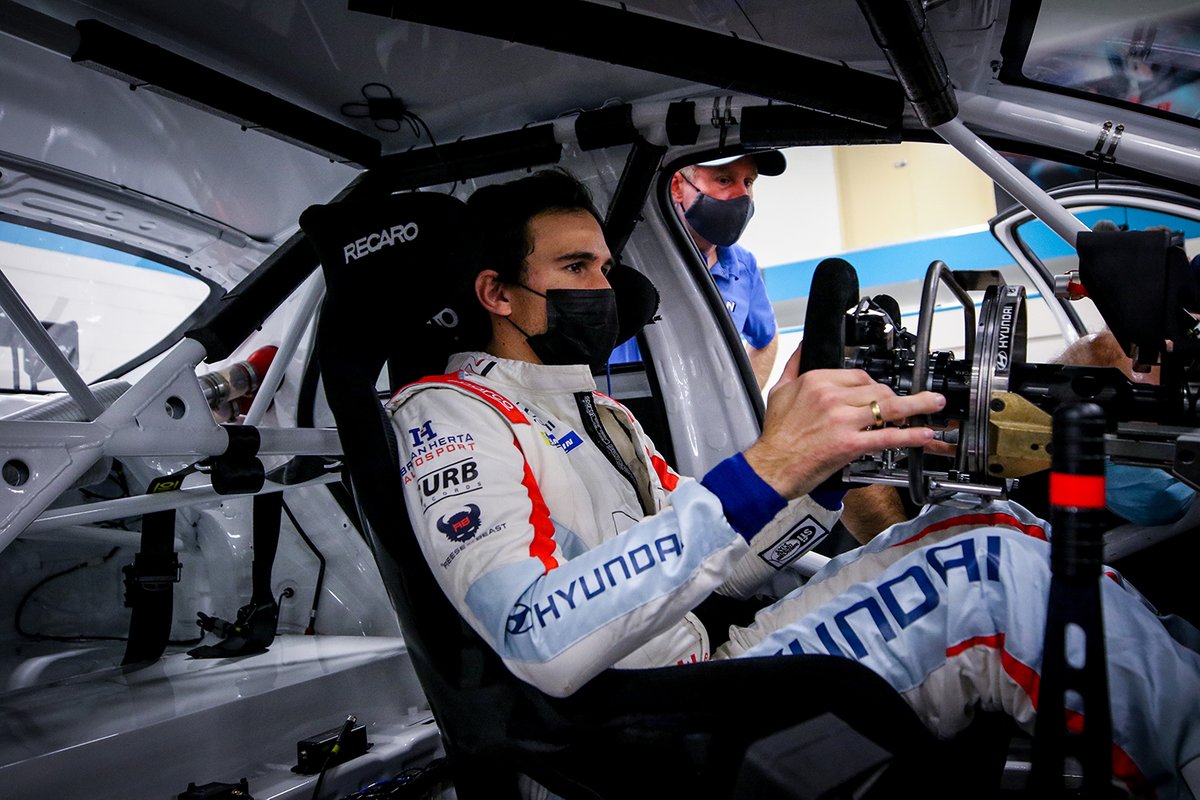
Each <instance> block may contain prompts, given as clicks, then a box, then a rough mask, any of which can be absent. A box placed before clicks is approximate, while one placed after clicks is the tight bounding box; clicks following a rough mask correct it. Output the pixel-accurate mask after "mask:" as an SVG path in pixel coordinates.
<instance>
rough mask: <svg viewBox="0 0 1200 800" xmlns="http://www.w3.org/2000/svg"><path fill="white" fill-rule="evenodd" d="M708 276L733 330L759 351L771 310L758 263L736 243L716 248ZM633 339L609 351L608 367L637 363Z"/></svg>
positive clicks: (769, 331)
mask: <svg viewBox="0 0 1200 800" xmlns="http://www.w3.org/2000/svg"><path fill="white" fill-rule="evenodd" d="M709 274H711V275H712V277H713V282H714V283H716V285H717V291H719V292H720V293H721V298H722V299H723V300H724V302H725V308H726V309H727V310H728V311H729V316H730V317H732V318H733V327H734V328H735V329H736V330H737V331H738V333H740V334H741V335H742V338H743V339H745V340H746V341H747V342H749V343H750V346H751V347H753V348H754V349H755V350H761V349H762V348H764V347H766V346H767V345H768V344H770V343H771V340H772V339H774V338H775V309H773V308H771V300H770V298H768V297H767V285H766V283H765V282H764V281H763V277H762V272H761V271H760V270H759V268H758V260H757V259H756V258H755V257H754V254H753V253H751V252H750V251H749V250H747V249H746V248H744V247H742V246H741V245H740V244H733V245H730V246H729V247H718V248H717V263H716V264H713V266H712V269H711V270H710V271H709ZM641 360H642V354H641V351H640V350H638V345H637V339H630V340H629V341H628V342H625V343H624V344H621V345H620V346H618V347H617V349H616V350H614V351H613V354H612V357H611V358H610V359H609V363H610V364H625V363H628V362H633V361H641Z"/></svg>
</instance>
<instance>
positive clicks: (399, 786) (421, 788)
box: [342, 758, 450, 800]
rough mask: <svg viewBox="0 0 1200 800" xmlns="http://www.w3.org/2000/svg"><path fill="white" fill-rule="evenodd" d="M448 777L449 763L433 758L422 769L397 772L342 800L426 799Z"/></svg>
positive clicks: (414, 768)
mask: <svg viewBox="0 0 1200 800" xmlns="http://www.w3.org/2000/svg"><path fill="white" fill-rule="evenodd" d="M449 775H450V769H449V762H448V761H447V760H446V759H445V758H435V759H434V760H432V761H430V762H429V763H428V764H426V765H425V766H424V767H412V768H410V769H406V770H404V771H403V772H398V773H396V774H395V775H393V776H392V777H391V778H389V779H386V780H381V781H376V782H375V783H373V784H371V785H370V786H365V787H363V788H362V789H359V790H358V791H357V792H354V793H353V794H350V795H347V796H346V797H344V798H342V800H400V799H401V798H405V799H406V800H407V798H421V797H426V796H427V793H428V792H429V791H430V790H431V789H433V788H434V787H435V786H436V785H437V784H438V783H439V782H440V781H444V780H447V779H448V778H449Z"/></svg>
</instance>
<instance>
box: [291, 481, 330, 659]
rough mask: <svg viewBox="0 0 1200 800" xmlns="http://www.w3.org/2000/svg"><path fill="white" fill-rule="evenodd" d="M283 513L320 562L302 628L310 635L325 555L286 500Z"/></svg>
mask: <svg viewBox="0 0 1200 800" xmlns="http://www.w3.org/2000/svg"><path fill="white" fill-rule="evenodd" d="M283 513H285V514H287V518H288V519H289V520H291V523H292V527H294V528H295V529H296V533H298V534H300V538H301V539H303V540H304V543H305V544H306V545H308V549H309V550H312V552H313V555H315V556H316V557H317V561H319V562H320V563H321V567H320V569H319V570H317V586H316V588H315V589H313V599H312V607H311V608H310V609H309V611H308V627H307V628H305V629H304V635H305V636H312V635H314V634H315V633H316V632H317V606H318V605H319V604H320V602H321V589H322V587H323V586H324V585H325V556H324V555H323V554H322V553H321V551H320V550H318V549H317V546H316V545H315V544H313V540H312V539H310V538H308V534H307V533H305V532H304V528H303V526H301V525H300V521H299V520H297V519H296V515H295V514H293V513H292V509H290V508H288V504H287V501H286V500H284V501H283Z"/></svg>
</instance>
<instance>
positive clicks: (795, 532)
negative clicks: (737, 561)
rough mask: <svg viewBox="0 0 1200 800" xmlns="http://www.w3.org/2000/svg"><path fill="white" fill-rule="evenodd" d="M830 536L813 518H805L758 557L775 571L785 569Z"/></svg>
mask: <svg viewBox="0 0 1200 800" xmlns="http://www.w3.org/2000/svg"><path fill="white" fill-rule="evenodd" d="M828 535H829V529H828V528H826V527H824V526H823V525H822V524H821V523H819V522H817V521H816V520H815V519H813V518H812V517H805V518H804V519H802V520H800V521H799V522H797V523H796V524H795V525H793V526H792V527H791V528H790V529H788V532H787V533H785V534H784V535H783V536H780V537H779V538H778V539H776V540H775V541H774V542H772V543H771V546H770V547H768V548H767V549H765V550H763V551H762V552H760V553H759V554H758V556H759V558H761V559H762V560H763V561H766V562H767V563H768V564H770V565H771V566H772V567H774V568H775V569H783V568H784V567H785V566H787V565H788V564H790V563H791V562H792V561H795V560H796V559H797V558H799V557H800V556H802V555H804V554H805V553H807V552H808V551H809V550H811V549H813V547H815V546H816V545H817V543H818V542H820V541H821V540H822V539H824V538H825V537H826V536H828Z"/></svg>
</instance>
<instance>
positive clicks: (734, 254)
mask: <svg viewBox="0 0 1200 800" xmlns="http://www.w3.org/2000/svg"><path fill="white" fill-rule="evenodd" d="M786 166H787V162H786V161H785V159H784V157H783V153H780V152H779V151H777V150H765V151H763V152H761V153H752V154H749V155H744V156H733V157H730V158H720V159H716V160H714V161H706V162H703V163H701V164H696V165H694V166H688V167H684V168H683V169H681V170H679V171H678V172H676V173H675V175H674V176H673V177H672V178H671V202H672V203H673V204H674V205H675V209H676V211H677V212H679V216H680V218H681V219H682V220H683V224H684V227H686V228H687V231H688V234H689V235H690V236H691V237H692V241H693V242H695V243H696V247H697V248H698V249H699V250H700V255H701V256H702V257H703V258H704V260H705V264H706V265H707V266H708V270H709V272H710V273H711V274H712V277H713V281H714V282H716V284H717V289H718V291H720V292H721V297H722V299H723V300H724V301H725V307H726V308H727V309H729V314H730V316H731V317H732V318H733V325H734V328H736V329H737V331H738V333H739V334H740V335H741V336H742V338H743V339H744V340H745V342H746V349H747V353H748V354H749V356H750V366H751V367H752V368H753V370H754V377H755V378H756V379H757V380H758V388H759V389H762V388H764V387H765V386H766V384H767V379H768V378H770V377H771V370H772V368H773V367H774V366H775V356H776V354H777V352H778V350H779V334H778V333H777V331H776V329H775V311H774V309H772V308H771V301H770V299H768V297H767V287H766V284H764V283H763V279H762V273H761V272H760V271H759V268H758V261H757V260H756V259H755V257H754V254H753V253H751V252H750V251H749V250H747V249H746V248H744V247H742V246H741V245H739V244H737V240H738V239H739V238H740V237H741V235H742V232H743V231H744V230H745V229H746V224H747V223H748V222H749V221H750V217H751V216H752V215H753V214H754V182H755V181H756V180H757V179H758V177H759V176H760V175H768V176H772V177H773V176H776V175H781V174H782V173H783V171H784V169H785V168H786Z"/></svg>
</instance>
